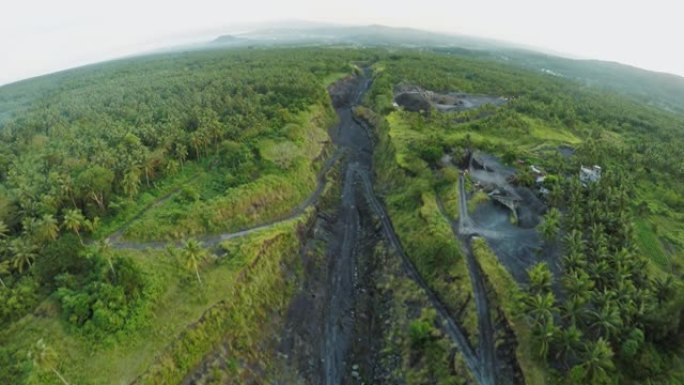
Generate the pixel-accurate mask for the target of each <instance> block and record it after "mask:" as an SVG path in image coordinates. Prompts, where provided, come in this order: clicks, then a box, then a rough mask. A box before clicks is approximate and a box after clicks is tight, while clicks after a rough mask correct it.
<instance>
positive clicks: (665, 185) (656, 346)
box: [362, 53, 684, 384]
mask: <svg viewBox="0 0 684 385" xmlns="http://www.w3.org/2000/svg"><path fill="white" fill-rule="evenodd" d="M376 66H377V67H378V68H382V71H381V72H379V74H378V76H377V78H376V79H375V82H374V84H373V88H372V89H371V91H370V92H369V94H368V97H367V99H366V102H367V104H368V105H369V106H370V107H371V108H372V109H373V111H374V113H375V115H372V114H371V113H369V112H363V114H362V116H364V117H365V118H366V119H368V120H369V121H372V122H374V124H375V127H376V130H377V135H378V137H379V144H380V145H379V148H378V149H377V151H376V152H377V153H376V165H378V170H379V171H378V175H377V177H378V181H379V184H380V186H383V188H384V189H385V190H383V191H386V193H385V194H386V202H387V204H388V208H389V209H390V214H391V216H392V220H393V222H394V223H395V226H396V227H397V229H398V233H399V235H400V237H401V238H402V241H403V242H405V244H406V245H407V249H408V248H409V247H408V245H410V244H412V243H417V242H419V240H421V239H423V238H426V236H425V235H424V234H422V233H420V232H419V231H415V229H420V228H424V225H422V224H420V223H419V222H417V221H415V220H414V222H413V223H412V224H411V226H410V227H411V228H413V229H414V231H413V232H410V233H409V232H408V231H405V232H402V222H403V221H406V220H405V219H403V218H406V217H408V213H410V212H411V211H412V210H415V211H418V210H417V207H416V202H421V201H422V202H424V200H422V199H421V197H424V196H426V195H429V194H431V193H432V192H433V191H435V192H437V193H438V194H440V196H447V197H448V196H449V194H453V193H450V192H449V189H453V180H454V175H453V172H452V171H451V170H452V168H451V166H447V165H444V164H442V163H441V162H440V161H439V160H440V158H441V156H442V155H443V154H445V153H447V154H452V155H453V156H454V157H455V159H456V160H458V159H459V157H460V156H461V154H463V153H464V150H465V149H467V148H476V149H480V150H484V151H487V152H490V153H493V154H496V155H498V156H500V157H501V159H503V160H504V161H505V162H507V163H509V164H510V165H512V166H514V167H516V168H517V182H518V183H519V184H522V185H526V186H534V184H535V182H534V177H533V175H532V174H531V172H530V170H529V165H530V164H536V165H538V166H541V167H543V168H544V169H545V170H546V171H547V178H546V180H545V181H544V183H543V186H544V187H546V188H547V189H549V190H550V193H549V195H548V197H547V199H548V201H549V203H550V204H551V206H552V207H554V208H553V209H552V210H551V211H550V212H549V213H548V214H547V216H546V217H545V219H544V220H543V221H542V222H541V224H540V225H539V227H538V230H539V231H540V232H541V233H542V234H543V238H544V239H545V243H544V245H545V247H551V248H553V247H558V246H559V245H558V243H559V240H560V237H563V239H564V240H565V239H568V238H567V237H568V234H569V233H572V232H573V230H574V231H578V230H579V231H581V232H580V234H582V235H579V236H576V239H577V241H576V242H575V243H576V244H582V245H583V246H582V249H581V251H579V252H578V251H576V250H575V251H572V250H568V246H567V241H563V242H562V246H563V247H562V248H563V250H562V254H563V255H565V257H564V258H565V259H566V262H565V263H564V272H563V274H562V276H561V277H557V278H558V279H560V283H562V284H561V285H560V286H561V288H560V290H561V292H562V293H563V294H562V298H566V297H567V296H568V294H567V290H570V289H569V288H568V287H567V285H568V284H569V280H570V278H571V277H572V276H573V274H575V273H574V272H575V271H576V269H577V268H581V269H582V271H583V273H582V277H584V276H585V275H586V279H585V278H583V279H585V280H586V282H587V285H588V286H583V290H584V293H583V294H582V296H583V298H584V299H583V302H581V303H575V304H570V303H567V302H568V301H567V300H565V299H564V300H563V302H560V301H559V300H557V298H560V297H559V296H560V295H561V294H558V293H555V292H554V291H553V290H552V288H553V282H554V281H555V279H554V278H553V276H552V275H551V273H550V271H549V270H548V267H545V266H543V265H541V266H539V267H537V268H535V269H533V270H532V271H530V274H531V275H530V279H531V280H532V282H531V283H530V285H529V287H528V286H527V285H526V286H525V287H522V288H520V289H524V290H522V291H523V292H524V293H528V294H519V295H513V294H512V293H510V292H507V291H506V290H509V291H510V288H511V287H515V286H513V284H514V282H513V281H512V279H511V278H510V277H509V276H507V274H504V272H505V271H502V270H503V268H502V267H501V266H500V265H498V262H497V261H496V259H495V258H494V257H493V256H492V255H491V254H487V253H485V252H483V251H482V248H484V245H480V246H479V248H480V250H479V251H478V253H479V254H480V259H481V260H480V263H481V264H483V269H484V270H485V271H486V272H487V276H488V280H489V281H490V285H492V287H493V288H494V289H495V291H496V292H497V297H498V298H499V301H500V305H501V309H502V310H503V312H504V315H505V318H506V320H507V321H508V324H509V325H510V326H511V329H512V330H513V331H514V333H515V334H516V336H517V338H518V348H517V358H518V364H519V365H520V367H521V369H522V371H523V374H524V376H525V377H526V378H527V382H528V383H544V382H543V381H545V382H548V381H551V383H559V382H560V383H591V384H601V383H649V381H650V382H652V383H661V382H662V383H668V381H669V383H678V382H679V381H681V375H680V374H679V373H680V367H681V361H680V359H679V358H678V357H679V355H680V353H681V352H679V351H678V350H677V348H675V346H677V343H676V342H674V341H681V332H680V330H681V326H680V320H681V314H682V309H684V303H682V302H681V300H680V298H681V297H682V295H681V293H682V288H681V281H680V279H681V275H680V274H681V267H680V266H681V264H682V262H684V260H682V258H681V257H682V248H681V246H682V245H683V243H682V239H683V238H682V234H683V233H682V231H681V229H682V227H681V223H678V221H680V220H681V218H682V213H684V211H683V210H682V208H681V205H680V204H679V203H681V202H680V199H679V197H678V194H677V193H676V191H679V190H680V189H681V188H682V187H684V186H682V185H681V176H682V170H681V167H680V166H681V165H682V164H684V163H683V162H684V153H682V148H681V147H682V146H681V143H682V140H684V132H682V131H681V126H682V124H684V117H682V116H680V115H675V114H669V113H666V112H663V111H662V110H658V109H655V108H651V107H648V106H643V105H639V104H638V103H636V102H633V101H631V100H628V99H624V98H622V97H621V96H617V95H615V94H610V93H605V92H603V91H600V90H597V89H591V88H586V87H582V86H580V85H577V84H575V83H573V82H570V81H567V80H562V79H557V78H552V77H548V76H543V75H538V74H534V73H530V72H526V71H524V70H519V69H515V68H510V67H507V66H503V65H500V64H496V63H485V62H481V61H478V60H474V59H470V58H465V57H453V56H451V57H449V56H448V55H433V54H431V53H420V54H418V53H405V54H403V55H393V56H391V57H390V58H387V59H385V60H382V61H381V62H380V63H378V64H376ZM398 84H415V85H418V86H420V87H422V88H424V89H428V90H434V91H438V92H442V91H444V92H448V91H465V92H470V93H481V94H490V95H500V96H505V97H507V98H509V101H508V103H507V104H506V105H504V106H502V107H500V108H498V109H497V108H493V107H491V106H483V107H481V108H478V109H475V110H471V111H466V112H448V113H444V112H438V111H430V112H429V113H427V114H420V113H412V112H407V111H404V110H402V109H395V108H394V107H392V105H391V101H392V97H393V89H394V87H395V86H396V85H398ZM559 145H565V146H570V147H573V148H575V149H576V150H577V151H576V154H575V155H574V156H572V157H571V158H563V157H562V156H561V155H560V154H559V152H558V149H557V147H558V146H559ZM665 154H668V155H667V156H665ZM582 164H584V165H591V164H599V165H601V166H602V167H603V168H604V170H609V171H608V172H607V173H605V175H604V177H603V178H602V179H601V181H600V183H597V184H595V185H591V186H589V187H588V188H585V189H582V188H580V187H578V186H579V183H578V178H577V173H578V171H579V166H580V165H582ZM571 181H574V182H571ZM573 183H574V184H573ZM571 192H573V193H572V194H574V195H572V197H571V196H570V195H569V194H571ZM402 196H403V197H405V198H404V199H400V198H399V197H402ZM480 196H481V197H482V199H480V198H478V197H480ZM409 197H411V198H409ZM483 199H484V196H483V194H482V193H479V192H476V193H475V198H471V202H470V205H471V206H472V207H470V209H472V208H474V206H476V205H477V201H479V200H483ZM573 202H574V203H573ZM450 206H451V207H449V208H447V212H450V213H452V212H455V210H454V208H453V204H450ZM414 207H415V208H414ZM418 207H419V206H418ZM423 211H424V209H423ZM634 212H637V213H640V216H639V218H640V219H639V220H638V221H636V222H633V220H632V216H631V214H632V213H634ZM402 215H403V217H402ZM406 227H407V228H408V227H409V226H406ZM634 229H635V230H636V232H635V231H633V230H634ZM599 234H602V235H599ZM592 239H593V241H592ZM577 242H579V243H577ZM417 244H419V245H420V243H417ZM433 244H435V242H434V241H433V242H430V245H433ZM419 247H420V246H419ZM422 247H424V248H425V249H424V250H430V248H429V247H428V246H422ZM477 248H478V246H477V242H476V249H477ZM409 254H410V255H415V256H416V257H415V258H416V264H417V265H418V266H420V265H421V263H425V262H426V261H429V260H431V259H433V258H434V255H435V254H436V253H434V252H433V253H431V256H430V257H427V258H426V257H425V256H423V255H421V252H420V250H419V249H418V248H417V247H416V248H415V249H413V250H412V252H409ZM642 255H644V256H648V257H650V259H645V258H643V257H642ZM423 258H425V260H422V259H423ZM482 259H486V260H488V262H487V263H484V262H483V261H482ZM568 259H569V260H570V261H571V262H570V263H571V265H568V262H567V260H568ZM572 264H574V265H572ZM570 266H574V268H571V267H570ZM578 266H579V267H578ZM620 272H622V273H620ZM422 273H423V274H426V275H427V276H428V277H429V274H428V273H427V271H426V270H422ZM578 274H579V273H578ZM670 274H674V277H673V276H671V275H670ZM668 277H669V278H668ZM557 295H558V296H557ZM635 309H636V310H635ZM521 311H522V312H524V314H526V315H525V316H522V314H523V313H521ZM578 313H581V314H582V315H580V314H578ZM656 314H657V315H656ZM582 317H583V318H582ZM634 360H638V361H639V363H638V364H635V363H634ZM573 381H574V382H573Z"/></svg>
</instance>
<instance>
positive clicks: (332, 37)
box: [210, 22, 684, 114]
mask: <svg viewBox="0 0 684 385" xmlns="http://www.w3.org/2000/svg"><path fill="white" fill-rule="evenodd" d="M264 44H265V45H271V44H328V45H332V44H341V45H360V46H399V47H405V48H460V49H466V50H472V51H473V52H472V54H474V55H476V56H481V57H486V58H489V59H493V60H497V61H501V62H506V63H509V64H513V65H516V66H520V67H523V68H527V69H529V70H533V71H540V72H544V73H547V74H549V75H551V76H553V75H555V76H562V77H565V78H568V79H572V80H575V81H579V82H582V83H584V84H586V85H588V86H592V87H597V88H600V89H604V90H609V91H613V92H618V93H621V94H624V95H627V96H630V97H632V98H636V99H638V100H639V101H641V102H643V103H646V104H648V105H651V106H654V107H658V108H661V109H665V110H667V111H670V112H677V113H681V114H684V78H683V77H681V76H677V75H673V74H667V73H660V72H653V71H649V70H645V69H641V68H637V67H633V66H629V65H625V64H620V63H615V62H607V61H601V60H581V59H570V58H565V57H561V56H557V55H554V54H548V53H543V52H541V51H542V50H541V49H534V48H530V47H528V46H524V45H520V44H514V43H509V42H502V41H497V40H493V39H486V38H478V37H473V36H467V35H455V34H444V33H437V32H429V31H424V30H419V29H413V28H398V27H388V26H383V25H367V26H344V25H328V24H324V23H308V22H293V23H285V24H281V25H275V26H267V27H261V28H257V29H254V30H252V31H250V32H244V33H240V34H232V35H222V36H219V37H218V38H216V39H214V40H213V41H212V42H211V43H210V46H219V45H226V46H240V45H264Z"/></svg>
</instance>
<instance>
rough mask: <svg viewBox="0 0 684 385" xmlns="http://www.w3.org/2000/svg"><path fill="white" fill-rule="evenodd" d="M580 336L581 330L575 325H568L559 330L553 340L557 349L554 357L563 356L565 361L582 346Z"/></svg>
mask: <svg viewBox="0 0 684 385" xmlns="http://www.w3.org/2000/svg"><path fill="white" fill-rule="evenodd" d="M582 337H583V336H582V331H581V330H579V329H578V328H577V327H576V326H575V325H570V327H568V328H565V329H562V330H560V332H559V333H557V338H556V341H555V346H556V348H557V349H558V351H557V352H556V359H560V357H561V356H563V357H564V358H565V360H566V362H567V359H568V358H569V357H571V356H573V355H574V354H575V353H576V352H577V351H578V349H579V348H580V347H581V346H582Z"/></svg>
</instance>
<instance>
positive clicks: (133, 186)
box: [121, 166, 140, 198]
mask: <svg viewBox="0 0 684 385" xmlns="http://www.w3.org/2000/svg"><path fill="white" fill-rule="evenodd" d="M121 187H122V188H123V190H124V193H126V195H128V197H129V198H132V197H133V196H134V195H135V194H137V193H138V190H139V188H140V168H138V166H133V167H131V169H130V170H128V172H127V173H126V174H124V177H123V180H122V181H121Z"/></svg>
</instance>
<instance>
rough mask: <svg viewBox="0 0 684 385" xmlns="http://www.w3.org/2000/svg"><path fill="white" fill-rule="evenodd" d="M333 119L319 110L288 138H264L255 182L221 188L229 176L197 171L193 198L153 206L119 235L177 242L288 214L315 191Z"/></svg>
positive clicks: (325, 109)
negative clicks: (328, 129)
mask: <svg viewBox="0 0 684 385" xmlns="http://www.w3.org/2000/svg"><path fill="white" fill-rule="evenodd" d="M334 119H335V118H334V115H333V113H332V111H331V110H330V109H329V108H328V107H324V106H316V107H313V108H312V109H310V110H309V111H308V112H306V113H302V114H301V115H300V116H299V117H298V118H297V120H298V122H299V123H298V124H290V125H288V126H287V127H285V128H284V129H286V130H287V135H288V137H289V138H291V140H282V139H278V140H272V139H265V140H261V141H259V142H258V143H257V144H256V147H257V149H258V151H259V154H260V157H261V158H262V163H263V164H265V165H266V166H264V167H261V170H260V171H259V172H257V175H258V176H257V177H256V178H255V179H254V180H251V181H250V180H248V179H246V180H244V183H240V184H238V185H236V186H234V187H228V188H225V187H224V186H226V185H227V184H228V185H230V183H229V182H226V180H229V179H230V178H231V175H230V174H229V173H228V174H224V173H222V172H221V171H220V170H208V171H203V172H200V173H199V176H200V177H199V178H197V179H195V180H193V181H192V183H191V187H192V190H193V191H196V192H197V196H196V197H190V198H188V197H186V196H184V195H183V194H177V195H176V196H175V197H173V198H172V199H168V200H167V201H165V202H163V203H162V204H159V205H153V206H152V207H151V208H149V209H148V210H146V211H145V212H144V213H143V214H142V215H141V217H140V218H139V219H138V220H136V221H135V222H134V223H133V224H132V225H131V226H130V227H128V228H127V229H126V230H125V232H124V236H125V237H126V238H128V239H135V240H172V239H182V238H185V237H187V236H196V235H199V234H207V233H220V232H229V231H236V230H239V229H243V228H245V227H250V226H254V225H258V224H260V223H263V222H265V221H267V220H269V219H272V218H277V217H280V216H284V215H286V214H288V213H289V212H290V211H291V210H292V209H293V208H294V207H295V206H297V205H298V204H299V203H301V202H302V201H303V200H304V199H305V198H306V197H307V196H308V195H309V194H310V193H311V191H313V190H314V189H315V186H316V176H317V172H318V170H319V168H320V165H321V163H322V160H323V159H322V157H323V156H324V154H325V152H324V150H325V146H326V142H327V141H328V135H327V127H329V126H330V125H331V124H332V123H333V122H334ZM186 186H189V185H186ZM200 192H201V193H200ZM118 222H120V221H118ZM108 227H111V226H108Z"/></svg>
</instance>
